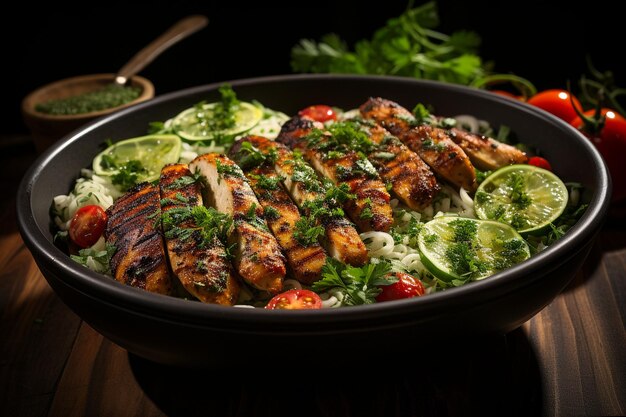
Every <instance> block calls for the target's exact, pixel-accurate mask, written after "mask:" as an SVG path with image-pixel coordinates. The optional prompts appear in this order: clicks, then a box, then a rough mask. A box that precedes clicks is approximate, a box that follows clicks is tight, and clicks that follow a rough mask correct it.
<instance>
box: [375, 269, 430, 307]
mask: <svg viewBox="0 0 626 417" xmlns="http://www.w3.org/2000/svg"><path fill="white" fill-rule="evenodd" d="M390 275H393V276H395V277H397V278H398V281H397V282H394V283H393V284H391V285H385V286H382V287H380V288H381V289H382V292H381V293H380V294H378V296H377V297H376V301H379V302H380V301H391V300H401V299H403V298H412V297H417V296H420V295H424V286H423V285H422V282H421V281H420V280H419V279H416V278H414V277H413V276H411V275H409V274H405V273H404V272H393V273H392V274H390Z"/></svg>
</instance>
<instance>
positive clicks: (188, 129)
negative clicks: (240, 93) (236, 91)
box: [172, 101, 263, 141]
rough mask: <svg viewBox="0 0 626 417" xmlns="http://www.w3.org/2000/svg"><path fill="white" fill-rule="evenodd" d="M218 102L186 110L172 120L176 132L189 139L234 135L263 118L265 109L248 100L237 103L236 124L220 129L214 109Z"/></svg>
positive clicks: (251, 126) (244, 130) (207, 138)
mask: <svg viewBox="0 0 626 417" xmlns="http://www.w3.org/2000/svg"><path fill="white" fill-rule="evenodd" d="M217 105H218V103H209V104H204V105H202V106H195V107H192V108H189V109H187V110H184V111H183V112H181V113H180V114H178V116H176V117H175V118H174V120H172V128H173V129H174V132H175V133H176V134H177V135H179V136H180V137H181V138H183V139H185V140H189V141H198V140H211V139H213V138H215V137H219V136H221V137H232V136H236V135H239V134H241V133H244V132H246V131H248V130H250V129H252V128H253V127H254V126H256V125H257V124H258V123H259V121H260V120H261V119H262V118H263V109H261V108H259V107H257V106H255V105H254V104H251V103H247V102H244V101H242V102H240V103H239V104H237V105H236V109H235V112H234V117H235V124H234V125H233V126H232V127H229V128H226V129H219V128H216V127H215V126H216V125H218V123H216V121H215V112H214V109H215V107H216V106H217Z"/></svg>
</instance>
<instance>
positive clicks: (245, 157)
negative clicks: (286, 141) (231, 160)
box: [235, 141, 278, 170]
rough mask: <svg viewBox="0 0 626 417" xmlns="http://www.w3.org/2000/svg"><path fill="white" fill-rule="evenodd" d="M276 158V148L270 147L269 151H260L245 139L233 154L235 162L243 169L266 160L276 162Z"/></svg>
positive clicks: (255, 165)
mask: <svg viewBox="0 0 626 417" xmlns="http://www.w3.org/2000/svg"><path fill="white" fill-rule="evenodd" d="M276 158H278V151H277V150H276V148H272V149H270V151H269V152H261V151H260V150H259V149H258V148H256V147H255V146H254V145H252V143H250V142H247V141H246V142H242V143H241V147H240V148H239V150H238V151H237V154H236V155H235V159H236V161H237V164H239V166H240V167H241V168H242V169H245V170H249V169H251V168H254V167H258V166H260V165H263V163H265V162H266V161H267V162H268V163H270V164H273V163H274V162H276Z"/></svg>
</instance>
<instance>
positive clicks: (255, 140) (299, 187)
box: [247, 136, 367, 265]
mask: <svg viewBox="0 0 626 417" xmlns="http://www.w3.org/2000/svg"><path fill="white" fill-rule="evenodd" d="M247 140H248V141H249V142H250V143H252V145H253V146H254V147H256V148H258V149H259V150H260V151H261V152H263V153H265V154H269V153H273V154H274V159H275V162H274V169H275V171H276V173H277V174H278V175H279V176H280V177H281V180H282V182H283V186H284V187H285V189H287V191H288V192H289V195H290V196H291V198H292V199H293V201H294V202H295V203H296V204H297V205H298V206H299V207H300V208H301V209H302V210H303V212H304V214H305V215H309V214H310V212H309V210H308V209H307V208H306V206H307V203H312V202H319V201H323V200H324V197H325V190H324V187H323V186H322V184H321V183H320V181H319V179H318V178H317V176H316V174H315V171H314V170H313V168H311V167H310V166H309V165H308V164H307V163H306V162H304V160H302V159H301V158H298V157H297V155H295V154H294V153H293V152H291V151H290V150H289V149H287V147H286V146H284V145H282V144H280V143H276V142H274V141H271V140H269V139H266V138H262V137H258V136H252V137H248V138H247ZM318 224H320V225H322V226H323V228H324V238H323V239H322V241H321V243H322V245H323V246H324V248H325V249H326V251H327V252H328V254H329V255H330V256H332V257H333V258H335V259H337V260H338V261H341V262H343V263H347V264H350V265H363V264H364V263H365V262H366V261H367V249H366V248H365V244H363V241H362V240H361V238H360V237H359V234H358V232H357V231H356V229H355V228H354V226H353V225H352V224H351V223H350V221H349V220H348V219H346V218H345V217H343V216H338V215H323V216H320V218H319V219H318Z"/></svg>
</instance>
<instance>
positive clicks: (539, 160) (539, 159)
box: [528, 156, 552, 171]
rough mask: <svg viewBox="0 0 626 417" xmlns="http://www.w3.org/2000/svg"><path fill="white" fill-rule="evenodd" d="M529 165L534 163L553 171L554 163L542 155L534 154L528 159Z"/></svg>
mask: <svg viewBox="0 0 626 417" xmlns="http://www.w3.org/2000/svg"><path fill="white" fill-rule="evenodd" d="M528 165H534V166H536V167H539V168H543V169H547V170H548V171H552V165H550V162H548V160H547V159H545V158H542V157H540V156H533V157H531V158H530V159H528Z"/></svg>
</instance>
